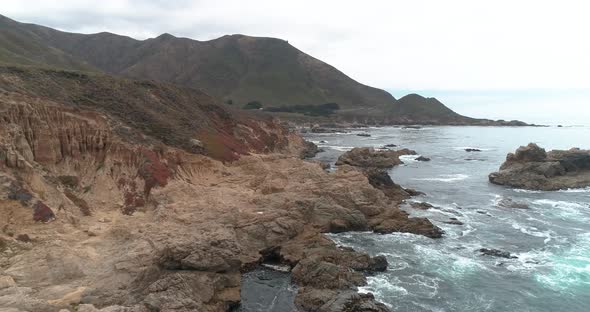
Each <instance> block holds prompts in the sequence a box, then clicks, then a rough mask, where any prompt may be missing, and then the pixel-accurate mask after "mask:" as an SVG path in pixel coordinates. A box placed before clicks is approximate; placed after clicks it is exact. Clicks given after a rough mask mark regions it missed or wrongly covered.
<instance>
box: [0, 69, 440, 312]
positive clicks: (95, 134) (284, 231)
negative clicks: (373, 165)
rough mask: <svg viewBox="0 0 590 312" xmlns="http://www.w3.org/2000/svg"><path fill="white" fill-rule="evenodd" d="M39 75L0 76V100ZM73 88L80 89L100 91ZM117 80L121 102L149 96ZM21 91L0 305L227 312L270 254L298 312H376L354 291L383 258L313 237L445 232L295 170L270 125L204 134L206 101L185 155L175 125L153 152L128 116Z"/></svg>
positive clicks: (5, 156) (339, 179) (9, 140)
mask: <svg viewBox="0 0 590 312" xmlns="http://www.w3.org/2000/svg"><path fill="white" fill-rule="evenodd" d="M46 73H47V72H46ZM49 73H52V72H51V71H50V72H49ZM37 74H39V72H33V73H30V72H28V73H27V71H25V72H24V74H23V73H16V74H15V73H13V72H12V71H8V73H6V72H5V73H4V74H0V87H2V88H5V89H12V88H16V84H15V83H14V81H15V80H18V79H21V80H20V81H21V82H22V81H27V79H31V77H36V78H42V79H40V81H51V79H48V80H46V79H45V78H44V77H42V76H35V75H37ZM52 75H55V77H56V78H55V79H65V80H63V81H64V82H67V79H70V78H67V77H69V76H68V75H69V74H67V73H63V72H57V73H53V74H52ZM27 76H28V78H27ZM73 77H74V78H72V79H81V78H80V77H79V76H77V75H74V76H73ZM84 79H87V80H89V81H87V82H85V83H81V84H80V86H78V88H83V87H81V86H88V85H92V84H93V83H96V81H95V82H91V80H93V79H94V78H93V77H91V76H86V77H85V78H83V79H82V80H84ZM96 79H99V80H101V81H102V79H104V77H98V78H96ZM102 83H106V82H104V81H103V82H102ZM121 83H122V84H125V85H126V86H128V87H129V89H128V92H130V93H139V94H141V92H144V90H145V89H143V86H142V85H135V86H134V84H133V83H129V82H121ZM72 85H74V84H72ZM36 87H37V88H40V87H42V84H41V83H38V84H37V85H36ZM101 87H102V88H107V87H106V86H105V85H102V86H101ZM150 88H151V90H159V87H158V86H156V85H154V86H151V87H150ZM14 90H16V89H14ZM106 90H108V88H107V89H106ZM23 92H24V91H23ZM77 92H80V89H78V91H77ZM159 92H164V91H162V90H160V91H159ZM26 93H27V94H24V93H22V92H17V91H10V92H5V91H2V92H0V215H2V216H3V218H0V277H1V278H0V281H2V282H1V285H2V287H3V289H2V290H1V293H0V306H2V307H7V308H12V309H18V310H22V311H50V312H52V311H55V312H57V311H60V309H70V308H71V307H72V306H78V305H79V309H78V310H79V311H101V310H104V311H137V312H140V311H141V312H147V311H158V310H159V311H227V310H228V309H229V308H231V307H234V306H236V305H238V304H239V301H240V283H241V279H240V277H241V272H243V271H247V270H250V269H252V268H253V267H255V266H257V265H258V264H260V263H261V262H263V261H265V259H267V258H268V257H271V255H274V256H276V258H277V259H279V261H280V262H282V263H283V264H286V265H288V266H290V267H292V268H293V276H294V280H295V282H296V283H297V284H298V285H299V286H300V290H299V295H298V296H297V303H298V304H299V305H300V306H301V307H302V308H303V309H304V310H305V309H307V310H313V311H318V310H321V311H355V310H359V309H360V310H362V309H365V310H366V311H386V310H387V309H386V307H385V306H383V305H382V304H380V303H378V302H376V301H375V300H374V298H373V297H372V296H371V295H369V294H362V295H361V294H357V293H356V287H357V286H359V285H364V284H365V283H366V279H365V276H364V274H365V273H370V272H378V271H383V270H385V269H386V267H387V261H386V259H385V258H384V257H370V256H369V255H367V254H364V253H360V252H356V251H352V250H349V249H342V248H338V247H337V246H336V245H335V244H334V243H333V242H332V241H331V240H329V239H327V238H326V237H324V236H323V235H322V234H321V233H328V232H343V231H367V230H372V231H375V232H378V233H391V232H394V231H399V232H409V233H414V234H421V235H426V236H428V237H440V235H441V232H440V229H438V228H437V227H435V226H434V225H432V223H430V222H429V221H428V220H426V219H419V218H409V217H408V215H407V214H406V213H405V212H403V211H401V210H400V209H399V207H398V199H397V198H398V196H400V195H399V194H402V195H403V191H404V190H403V189H401V188H399V187H397V186H396V185H394V183H393V182H392V181H390V179H389V180H387V179H386V177H384V176H374V177H372V178H368V177H367V175H365V173H363V172H361V171H359V170H357V169H355V168H353V167H351V166H348V165H340V166H339V167H338V169H337V170H336V171H335V172H333V173H327V172H325V171H324V170H323V168H322V167H320V166H319V165H318V164H317V163H314V162H308V161H304V160H301V159H300V156H301V155H302V151H303V150H305V149H306V146H304V144H305V143H304V142H303V140H302V139H301V138H300V137H298V136H296V135H291V134H289V133H288V132H285V130H284V129H282V128H280V127H279V126H278V124H277V123H275V122H273V121H269V120H257V119H253V120H245V119H232V117H231V116H230V115H226V117H224V118H227V120H226V121H228V122H230V121H231V122H230V124H231V125H229V126H228V125H225V124H224V123H221V124H216V123H215V122H214V121H215V120H217V119H216V118H218V117H219V116H220V115H223V114H224V113H223V110H221V111H219V110H217V108H216V106H215V105H214V104H211V105H213V106H212V107H210V108H209V109H208V110H203V111H202V112H203V113H204V114H205V113H207V112H209V113H210V112H211V111H214V112H215V113H213V115H211V119H210V120H209V123H208V124H207V125H206V127H205V125H203V128H199V129H194V130H195V131H197V133H196V135H194V137H197V138H199V139H198V140H199V142H195V141H192V143H191V146H187V147H186V148H185V146H183V145H182V144H181V142H189V143H190V142H191V141H190V140H189V139H188V137H190V136H191V135H190V134H189V133H188V132H185V131H184V130H183V129H184V128H176V129H173V131H178V132H176V133H178V134H179V135H184V136H185V138H183V139H182V140H179V141H178V142H179V145H178V146H176V145H168V144H164V143H162V142H161V141H159V140H158V138H163V139H165V138H166V137H165V136H163V133H164V132H163V131H157V132H146V133H149V134H151V135H149V134H142V132H139V131H140V129H141V128H142V127H143V126H144V125H143V124H138V122H139V121H138V119H137V118H138V117H137V116H129V117H126V116H125V114H120V115H117V112H116V111H115V110H114V109H115V106H112V107H109V106H108V105H107V104H105V103H104V101H105V99H104V98H102V97H96V98H93V101H96V103H94V104H92V105H91V106H86V105H84V106H82V105H81V106H76V105H74V104H72V103H71V102H67V101H66V100H64V99H63V98H61V96H60V95H52V99H47V98H43V97H40V96H35V95H31V94H29V93H34V94H39V95H40V94H41V91H35V89H33V91H31V89H27V90H26ZM82 93H84V92H82ZM114 93H116V92H110V93H109V94H111V95H113V94H114ZM84 94H86V95H91V93H84ZM156 94H159V93H158V92H156ZM191 96H192V95H191V94H190V93H189V94H184V95H183V98H184V97H186V98H190V97H191ZM157 102H158V101H156V102H153V103H149V105H156V103H157ZM188 102H190V100H187V103H188ZM127 103H128V102H127ZM137 104H138V105H139V104H140V103H139V102H138V103H137ZM88 105H90V104H88ZM121 105H123V104H121ZM145 105H148V104H145ZM95 107H103V108H102V111H100V112H97V111H95V110H93V108H95ZM142 107H143V108H145V107H144V106H137V107H136V108H137V109H141V108H142ZM155 107H157V106H155ZM111 109H112V110H113V111H111ZM161 109H165V108H161ZM216 127H220V128H219V129H217V128H216ZM227 127H230V128H231V127H233V129H234V130H235V131H232V132H231V133H228V132H224V131H227V129H228V128H227ZM187 129H188V128H187ZM185 130H186V129H185ZM136 131H137V132H136ZM138 133H139V134H142V135H141V136H138V135H136V134H138ZM205 133H209V134H211V133H213V134H215V136H214V137H216V138H218V139H219V138H224V139H223V140H221V141H211V140H208V136H207V135H205ZM246 133H250V134H251V137H249V138H245V137H244V136H245V135H246ZM275 136H276V137H277V138H278V141H276V140H272V138H273V137H275ZM267 139H268V140H269V142H270V141H274V143H272V142H271V143H269V144H270V145H265V144H266V143H265V142H266V140H267ZM173 142H176V141H173ZM213 142H218V143H217V144H225V145H223V146H217V145H215V144H213ZM277 142H280V144H277ZM195 146H196V147H199V148H203V149H205V150H206V151H207V152H206V155H202V154H195V153H194V148H195ZM228 147H229V149H228ZM226 156H227V157H226ZM229 156H231V157H229ZM229 159H234V160H233V161H228V160H229ZM373 185H377V186H379V185H381V186H383V187H384V188H387V187H389V188H391V190H395V192H398V193H399V194H398V193H395V192H393V191H392V192H391V194H387V195H386V193H384V192H383V191H382V190H380V189H377V188H375V186H373ZM403 196H406V195H403ZM400 198H401V197H400ZM269 251H270V252H269ZM309 276H315V278H312V279H310V278H309ZM316 294H322V295H321V296H320V297H317V295H316Z"/></svg>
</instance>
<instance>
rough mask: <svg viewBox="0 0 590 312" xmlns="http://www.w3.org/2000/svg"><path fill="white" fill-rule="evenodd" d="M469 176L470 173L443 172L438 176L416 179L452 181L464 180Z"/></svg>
mask: <svg viewBox="0 0 590 312" xmlns="http://www.w3.org/2000/svg"><path fill="white" fill-rule="evenodd" d="M467 178H469V176H468V175H466V174H462V173H457V174H441V175H439V176H438V177H437V178H419V179H414V180H419V181H437V182H446V183H452V182H457V181H462V180H465V179H467Z"/></svg>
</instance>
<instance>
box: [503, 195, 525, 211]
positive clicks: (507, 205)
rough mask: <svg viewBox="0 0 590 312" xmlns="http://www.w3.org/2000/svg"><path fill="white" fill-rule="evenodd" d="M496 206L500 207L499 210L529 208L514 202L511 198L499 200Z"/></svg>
mask: <svg viewBox="0 0 590 312" xmlns="http://www.w3.org/2000/svg"><path fill="white" fill-rule="evenodd" d="M496 206H498V207H501V208H515V209H528V208H529V205H527V204H525V203H519V202H515V201H514V200H512V199H511V198H506V197H504V198H502V199H501V200H499V201H498V203H497V204H496Z"/></svg>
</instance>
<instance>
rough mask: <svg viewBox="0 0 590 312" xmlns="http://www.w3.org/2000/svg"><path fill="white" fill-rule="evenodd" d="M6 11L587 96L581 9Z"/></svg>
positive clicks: (368, 69)
mask: <svg viewBox="0 0 590 312" xmlns="http://www.w3.org/2000/svg"><path fill="white" fill-rule="evenodd" d="M2 2H3V3H2V9H3V12H2V13H3V14H5V15H7V16H9V17H11V18H14V19H17V20H21V21H27V22H34V23H39V24H43V25H47V26H50V27H55V28H58V29H61V30H66V31H73V32H84V33H91V32H100V31H110V32H114V33H119V34H124V35H129V36H132V37H135V38H139V39H145V38H148V37H155V36H157V35H159V34H161V33H164V32H168V33H171V34H174V35H176V36H183V37H190V38H193V39H197V40H209V39H213V38H216V37H219V36H222V35H224V34H234V33H244V34H248V35H255V36H270V37H279V38H283V39H286V40H288V41H289V42H290V43H291V44H293V45H294V46H296V47H297V48H299V49H301V50H303V51H304V52H307V53H309V54H311V55H313V56H315V57H317V58H319V59H321V60H324V61H326V62H328V63H330V64H332V65H334V66H336V67H337V68H339V69H341V70H342V71H343V72H345V73H347V74H349V75H350V76H352V77H353V78H355V79H357V80H359V81H361V82H363V83H366V84H369V85H374V86H378V87H382V88H396V89H473V90H480V89H524V88H590V80H589V79H587V78H586V76H587V73H588V72H590V58H588V55H590V41H589V40H587V30H588V29H590V19H588V18H586V15H587V14H586V13H587V12H588V11H590V10H589V9H590V4H587V3H586V2H585V1H568V0H566V1H559V2H557V1H543V0H541V1H539V0H537V1H534V0H521V1H506V0H497V1H470V0H447V1H436V0H433V1H426V0H412V1H407V0H404V1H376V0H373V1H362V2H361V1H345V0H340V1H332V0H326V1H310V0H299V1H270V0H263V1H256V0H250V1H237V0H227V1H224V0H217V1H189V0H181V1H172V0H171V1H165V0H151V1H139V0H124V1H119V0H117V1H115V0H101V1H100V2H96V1H84V0H76V1H72V0H62V1H49V0H46V1H41V0H40V1H26V0H25V1H23V0H3V1H2Z"/></svg>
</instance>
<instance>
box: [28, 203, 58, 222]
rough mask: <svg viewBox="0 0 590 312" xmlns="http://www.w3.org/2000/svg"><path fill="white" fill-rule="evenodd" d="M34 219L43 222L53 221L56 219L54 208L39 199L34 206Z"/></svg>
mask: <svg viewBox="0 0 590 312" xmlns="http://www.w3.org/2000/svg"><path fill="white" fill-rule="evenodd" d="M33 220H35V221H41V222H45V223H47V222H51V221H53V220H55V214H54V213H53V210H51V208H49V207H48V206H47V205H45V204H44V203H43V202H42V201H38V202H37V203H36V204H35V206H33Z"/></svg>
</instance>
